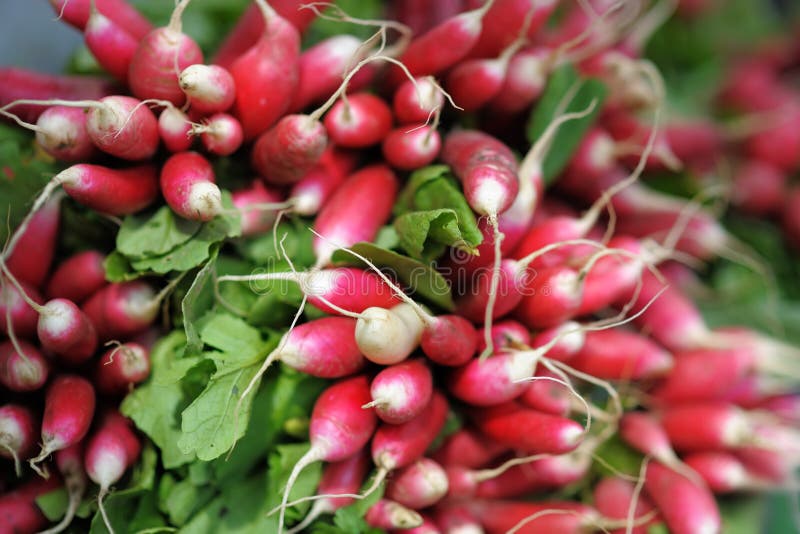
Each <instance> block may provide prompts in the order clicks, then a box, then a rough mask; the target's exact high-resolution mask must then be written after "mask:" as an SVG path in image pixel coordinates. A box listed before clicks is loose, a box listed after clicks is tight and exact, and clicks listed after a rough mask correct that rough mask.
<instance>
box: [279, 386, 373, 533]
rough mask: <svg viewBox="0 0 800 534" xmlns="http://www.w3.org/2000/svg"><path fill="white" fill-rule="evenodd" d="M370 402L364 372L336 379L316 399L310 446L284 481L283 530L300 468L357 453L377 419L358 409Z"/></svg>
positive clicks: (367, 411) (280, 518)
mask: <svg viewBox="0 0 800 534" xmlns="http://www.w3.org/2000/svg"><path fill="white" fill-rule="evenodd" d="M367 402H369V382H368V381H367V378H366V377H365V376H363V375H361V376H356V377H353V378H348V379H345V380H341V381H339V382H336V383H335V384H333V385H332V386H330V387H328V389H326V390H325V391H323V392H322V394H321V395H320V396H319V397H318V398H317V401H316V402H315V403H314V409H313V411H312V413H311V426H310V428H309V440H310V441H311V448H310V449H309V450H308V452H307V453H306V454H304V455H303V457H302V458H301V459H300V460H298V462H297V463H296V464H295V466H294V468H293V469H292V473H291V474H290V475H289V479H288V480H287V482H286V489H285V490H284V492H283V500H282V502H281V506H280V516H279V518H278V532H282V531H283V525H284V517H285V513H286V504H287V502H288V500H289V492H290V491H291V489H292V486H293V485H294V483H295V481H296V480H297V477H298V476H299V475H300V471H302V470H303V468H304V467H305V466H307V465H308V464H311V463H313V462H318V461H326V462H337V461H341V460H344V459H346V458H349V457H351V456H354V455H356V454H358V451H359V450H360V449H361V448H363V447H364V446H365V445H366V444H367V442H368V441H369V439H370V437H372V433H373V432H374V430H375V424H376V418H375V414H373V413H372V412H371V411H370V410H364V409H362V408H361V406H363V405H364V404H366V403H367Z"/></svg>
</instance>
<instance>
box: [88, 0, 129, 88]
mask: <svg viewBox="0 0 800 534" xmlns="http://www.w3.org/2000/svg"><path fill="white" fill-rule="evenodd" d="M83 38H84V41H85V42H86V47H87V48H88V49H89V51H90V52H91V53H92V55H93V56H94V58H95V59H96V60H97V62H98V63H99V64H100V66H101V67H103V70H105V71H106V72H108V73H109V74H111V75H112V76H114V77H115V78H116V79H118V80H119V81H121V82H122V83H126V82H127V81H128V72H129V70H130V65H131V62H132V61H133V56H134V54H135V53H136V48H137V47H138V45H139V40H138V39H137V38H136V36H134V35H132V34H130V33H129V32H128V31H127V30H125V28H123V27H122V26H120V25H119V24H118V23H116V22H115V21H113V20H112V19H110V18H108V17H107V16H105V15H103V14H102V13H101V12H100V11H99V10H97V9H93V10H92V12H91V15H90V16H89V20H87V22H86V27H85V28H84V30H83Z"/></svg>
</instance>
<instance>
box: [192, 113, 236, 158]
mask: <svg viewBox="0 0 800 534" xmlns="http://www.w3.org/2000/svg"><path fill="white" fill-rule="evenodd" d="M189 134H190V135H199V136H200V141H201V142H202V143H203V147H204V148H205V149H206V150H207V151H209V152H210V153H212V154H214V155H216V156H230V155H231V154H233V153H234V152H236V151H237V150H239V147H240V146H242V141H243V140H244V134H243V132H242V125H241V124H240V123H239V121H238V120H236V118H234V117H233V116H232V115H228V114H227V113H215V114H214V115H211V116H210V117H208V118H207V119H204V121H203V123H202V124H198V125H196V126H193V127H192V128H191V129H190V130H189Z"/></svg>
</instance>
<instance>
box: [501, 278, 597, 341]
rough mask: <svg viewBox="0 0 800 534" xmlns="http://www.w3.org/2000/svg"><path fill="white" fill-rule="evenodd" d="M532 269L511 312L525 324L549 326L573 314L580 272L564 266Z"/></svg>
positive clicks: (578, 296) (578, 297) (579, 289)
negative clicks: (522, 293)
mask: <svg viewBox="0 0 800 534" xmlns="http://www.w3.org/2000/svg"><path fill="white" fill-rule="evenodd" d="M534 272H535V273H536V274H535V278H533V279H532V280H531V281H530V282H529V283H528V284H527V285H526V286H525V288H524V291H525V292H526V293H527V294H526V295H525V296H523V297H522V298H521V300H520V301H519V305H518V306H517V307H516V308H515V309H514V316H515V317H516V318H517V319H518V320H519V321H520V322H522V323H523V324H524V325H525V326H527V327H529V328H552V327H555V326H558V325H560V324H561V323H563V322H564V321H567V320H568V319H571V318H573V317H574V316H575V315H577V311H578V307H579V306H580V303H581V296H582V293H583V284H582V277H581V275H580V273H579V272H578V271H577V270H576V269H573V268H571V267H566V266H562V267H549V268H544V269H539V270H537V271H534Z"/></svg>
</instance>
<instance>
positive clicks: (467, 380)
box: [447, 351, 539, 406]
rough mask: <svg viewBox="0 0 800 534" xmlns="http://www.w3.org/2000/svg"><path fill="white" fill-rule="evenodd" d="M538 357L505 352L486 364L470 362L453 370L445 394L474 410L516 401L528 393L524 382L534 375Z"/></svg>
mask: <svg viewBox="0 0 800 534" xmlns="http://www.w3.org/2000/svg"><path fill="white" fill-rule="evenodd" d="M538 356H539V354H538V353H536V352H533V353H532V352H529V351H525V352H504V353H501V354H496V355H494V356H490V357H489V358H486V359H485V360H480V359H473V360H470V361H469V362H467V363H466V364H465V365H463V366H462V367H458V368H456V369H454V370H453V371H452V372H451V373H450V376H449V377H448V380H447V388H448V390H449V391H450V392H451V393H452V394H453V395H454V396H455V397H456V398H458V399H460V400H462V401H464V402H467V403H469V404H471V405H473V406H493V405H496V404H500V403H502V402H505V401H508V400H511V399H513V398H516V397H518V396H520V395H522V393H523V392H524V391H525V389H527V387H528V384H527V383H526V382H523V380H525V379H526V378H529V377H530V376H531V375H533V373H534V371H535V369H536V364H537V360H538Z"/></svg>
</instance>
